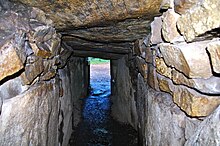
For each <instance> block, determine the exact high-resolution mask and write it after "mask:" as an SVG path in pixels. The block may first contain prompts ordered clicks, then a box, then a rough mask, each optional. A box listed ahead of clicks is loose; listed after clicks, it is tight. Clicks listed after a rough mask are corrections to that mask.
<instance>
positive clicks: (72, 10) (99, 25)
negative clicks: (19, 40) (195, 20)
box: [12, 0, 161, 54]
mask: <svg viewBox="0 0 220 146" xmlns="http://www.w3.org/2000/svg"><path fill="white" fill-rule="evenodd" d="M12 1H13V2H21V3H23V4H25V5H28V6H31V7H37V8H39V9H41V10H43V11H44V12H45V13H46V14H47V15H46V16H47V18H49V19H51V20H52V21H53V23H54V25H55V28H56V29H57V30H58V31H59V32H60V33H61V34H62V35H63V42H65V46H69V48H72V49H73V50H78V51H79V50H82V51H85V50H83V48H87V49H98V50H100V49H102V48H104V50H109V51H110V52H111V53H119V54H120V53H125V52H127V51H124V50H125V48H126V49H130V48H131V47H132V44H133V42H134V41H135V40H136V39H138V38H143V37H145V36H146V34H148V33H149V26H150V22H151V20H152V19H153V17H154V16H156V15H159V14H160V13H159V7H160V4H161V0H56V1H54V0H37V1H33V0H12ZM117 50H122V51H117ZM104 52H105V51H104ZM107 52H108V51H107Z"/></svg>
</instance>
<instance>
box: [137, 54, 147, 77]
mask: <svg viewBox="0 0 220 146" xmlns="http://www.w3.org/2000/svg"><path fill="white" fill-rule="evenodd" d="M136 63H137V67H138V70H139V72H140V73H141V75H142V76H143V77H144V78H145V79H147V75H148V74H147V69H148V67H147V63H146V62H145V60H144V59H143V58H141V57H138V56H137V57H136Z"/></svg>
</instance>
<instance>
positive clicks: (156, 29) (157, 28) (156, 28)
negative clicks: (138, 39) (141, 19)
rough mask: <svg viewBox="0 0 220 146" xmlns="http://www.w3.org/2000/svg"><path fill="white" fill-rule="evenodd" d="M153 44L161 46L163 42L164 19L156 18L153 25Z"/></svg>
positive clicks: (151, 40) (151, 39)
mask: <svg viewBox="0 0 220 146" xmlns="http://www.w3.org/2000/svg"><path fill="white" fill-rule="evenodd" d="M150 26H151V38H150V42H151V44H159V43H161V42H163V40H162V38H161V35H158V34H161V28H162V18H161V17H154V21H153V22H152V23H151V25H150Z"/></svg>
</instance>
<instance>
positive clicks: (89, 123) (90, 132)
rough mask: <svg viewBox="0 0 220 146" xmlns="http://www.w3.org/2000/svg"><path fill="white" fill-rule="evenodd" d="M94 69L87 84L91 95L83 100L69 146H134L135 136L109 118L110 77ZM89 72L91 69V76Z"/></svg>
mask: <svg viewBox="0 0 220 146" xmlns="http://www.w3.org/2000/svg"><path fill="white" fill-rule="evenodd" d="M102 68H103V67H102ZM95 69H96V70H95V71H94V72H95V73H96V74H95V75H94V74H92V75H91V80H90V83H91V89H92V90H91V94H90V95H89V96H88V97H87V98H85V99H84V107H83V114H82V115H83V119H82V121H81V122H80V123H79V125H78V127H77V128H76V130H75V133H74V134H73V138H72V139H71V141H70V145H72V146H136V145H137V132H136V131H135V130H134V129H133V128H132V127H131V126H129V125H123V124H121V123H118V122H117V121H115V120H114V119H113V118H112V117H111V116H110V110H111V101H110V95H111V88H110V73H109V72H108V73H106V71H105V72H104V71H101V70H100V69H99V68H95ZM97 69H98V70H97ZM92 71H93V70H92V68H91V73H93V72H92Z"/></svg>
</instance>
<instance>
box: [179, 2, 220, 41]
mask: <svg viewBox="0 0 220 146" xmlns="http://www.w3.org/2000/svg"><path fill="white" fill-rule="evenodd" d="M219 6H220V1H219V0H202V1H199V2H198V3H197V5H196V6H195V7H192V8H191V9H189V10H188V11H187V12H186V13H185V14H183V15H182V16H181V17H180V18H179V19H178V22H177V26H178V28H179V30H180V32H181V34H182V35H183V36H184V38H185V39H186V41H188V42H189V41H193V40H194V39H195V38H196V37H197V36H199V35H203V34H204V35H205V36H207V37H208V36H210V35H211V36H212V35H214V36H215V35H217V36H218V30H214V29H217V28H219V27H220V20H219V19H218V12H219V11H220V7H219ZM186 24H190V25H186ZM212 30H214V32H216V31H217V33H214V32H213V33H211V31H212ZM206 32H210V33H207V34H205V33H206ZM205 36H204V37H205Z"/></svg>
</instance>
